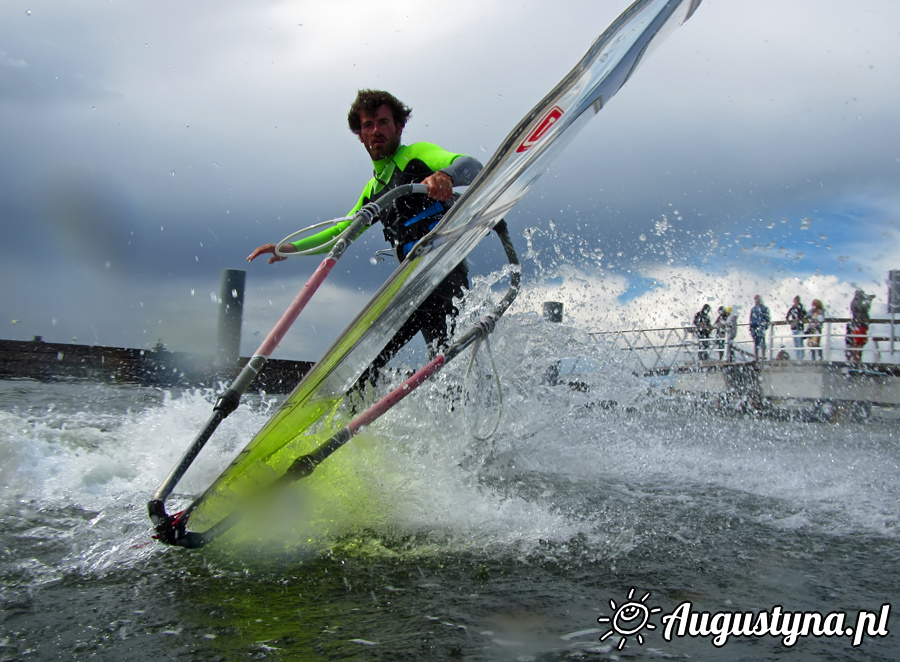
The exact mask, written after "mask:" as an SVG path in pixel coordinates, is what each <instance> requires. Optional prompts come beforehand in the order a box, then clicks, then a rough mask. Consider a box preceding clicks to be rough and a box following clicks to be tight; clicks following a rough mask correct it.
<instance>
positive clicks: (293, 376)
mask: <svg viewBox="0 0 900 662" xmlns="http://www.w3.org/2000/svg"><path fill="white" fill-rule="evenodd" d="M247 360H248V359H247V358H246V357H243V358H236V359H234V360H230V361H224V362H223V361H222V360H221V358H220V357H218V356H213V355H209V356H207V355H202V354H190V353H187V352H170V351H169V350H167V349H166V348H165V347H163V346H162V345H161V344H158V345H157V346H156V347H155V348H154V349H152V350H144V349H132V348H126V347H106V346H101V345H78V344H69V343H47V342H43V341H42V340H41V339H40V338H35V339H34V340H27V341H24V340H0V379H37V380H40V381H63V380H73V381H75V380H85V381H95V382H107V383H114V384H137V385H141V386H160V387H173V386H174V387H198V386H200V387H213V388H214V387H216V386H218V385H219V383H220V382H230V381H231V380H232V379H234V377H235V376H236V375H237V374H238V372H240V369H241V368H242V367H243V366H244V364H246V363H247ZM311 366H312V363H310V362H308V361H287V360H278V359H270V360H269V361H268V362H266V365H265V366H264V368H263V369H262V371H261V372H260V374H259V375H258V376H257V378H256V380H255V381H254V382H253V385H252V388H253V389H255V390H257V391H265V392H267V393H287V392H288V391H290V390H291V389H293V388H294V386H296V385H297V383H298V382H299V381H300V379H301V378H302V377H303V375H305V374H306V372H307V371H308V370H309V369H310V367H311Z"/></svg>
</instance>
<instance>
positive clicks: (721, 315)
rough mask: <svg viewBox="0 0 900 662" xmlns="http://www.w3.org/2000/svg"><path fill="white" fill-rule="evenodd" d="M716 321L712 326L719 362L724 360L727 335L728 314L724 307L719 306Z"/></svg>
mask: <svg viewBox="0 0 900 662" xmlns="http://www.w3.org/2000/svg"><path fill="white" fill-rule="evenodd" d="M717 312H718V314H717V315H716V321H715V322H713V326H715V327H716V347H718V348H719V360H720V361H722V360H723V359H724V358H725V336H726V335H727V334H728V312H727V311H726V310H725V306H719V310H718V311H717Z"/></svg>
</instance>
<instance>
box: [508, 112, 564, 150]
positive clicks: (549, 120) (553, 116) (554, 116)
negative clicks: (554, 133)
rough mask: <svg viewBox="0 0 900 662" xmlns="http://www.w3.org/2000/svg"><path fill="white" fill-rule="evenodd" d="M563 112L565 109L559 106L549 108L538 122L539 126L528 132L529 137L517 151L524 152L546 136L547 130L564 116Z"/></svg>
mask: <svg viewBox="0 0 900 662" xmlns="http://www.w3.org/2000/svg"><path fill="white" fill-rule="evenodd" d="M563 112H564V111H563V109H562V108H560V107H559V106H553V108H551V109H550V110H548V111H547V114H546V115H544V116H543V117H542V118H541V121H540V122H538V123H537V126H535V127H534V128H533V129H532V130H531V133H529V134H528V137H527V138H525V140H523V141H522V143H521V144H520V145H519V146H518V147H517V148H516V152H524V151H526V150H529V149H531V148H532V147H534V146H535V145H536V144H537V143H538V141H539V140H540V139H541V138H543V137H544V136H546V135H547V132H548V131H550V129H552V128H553V125H554V124H556V122H557V120H559V118H560V117H562V116H563Z"/></svg>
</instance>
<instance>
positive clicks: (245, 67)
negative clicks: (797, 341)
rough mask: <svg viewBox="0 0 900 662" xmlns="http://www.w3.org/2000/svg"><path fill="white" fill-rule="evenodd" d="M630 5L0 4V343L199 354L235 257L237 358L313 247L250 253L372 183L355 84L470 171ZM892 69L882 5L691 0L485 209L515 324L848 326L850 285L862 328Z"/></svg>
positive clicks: (895, 102)
mask: <svg viewBox="0 0 900 662" xmlns="http://www.w3.org/2000/svg"><path fill="white" fill-rule="evenodd" d="M626 5H627V0H625V1H619V0H583V1H582V0H564V2H559V3H554V4H553V5H552V9H548V7H550V5H548V3H546V2H537V1H531V0H516V1H512V0H498V1H497V2H491V3H486V2H483V1H482V0H477V1H475V0H472V1H470V0H457V1H456V2H454V3H451V4H450V5H447V4H440V3H422V2H406V1H402V2H401V1H389V0H385V1H383V2H380V3H371V2H360V1H357V0H329V1H327V2H326V1H325V0H315V1H310V2H307V1H305V0H284V1H274V0H256V1H254V2H235V1H226V0H196V1H193V2H188V3H185V2H175V1H170V0H158V1H156V2H152V3H143V2H122V1H116V0H114V1H109V0H104V1H102V2H101V1H99V0H41V1H40V2H23V1H21V0H4V2H2V3H0V153H2V159H0V228H2V230H0V231H2V237H0V252H2V256H0V274H2V280H3V283H4V284H5V287H3V290H2V294H0V324H2V332H0V337H2V338H12V339H29V338H31V337H32V336H35V335H41V336H43V337H44V339H45V340H48V341H54V342H71V341H72V339H73V338H77V342H80V343H88V344H103V345H122V346H129V347H152V346H153V345H154V344H155V343H156V342H157V341H158V340H162V341H163V342H164V343H165V344H166V345H167V346H168V347H169V348H170V349H173V350H187V351H205V350H208V349H209V347H210V343H211V342H213V341H214V338H215V325H216V316H217V303H216V299H217V296H218V294H219V282H220V278H221V273H222V270H223V269H226V268H238V269H246V270H247V292H246V309H245V320H244V338H243V343H242V353H244V354H249V353H251V352H252V351H253V350H254V349H255V348H256V347H257V345H258V344H259V342H261V340H262V338H263V337H264V336H265V334H266V333H268V331H269V329H270V328H271V326H272V325H273V324H274V323H275V321H277V319H278V317H280V315H281V313H282V312H283V310H284V309H285V308H286V306H287V305H288V303H289V302H290V301H291V299H292V298H293V297H294V295H295V294H296V291H297V290H298V289H299V287H301V286H302V284H303V283H304V282H305V280H306V278H307V277H308V276H309V274H310V273H311V272H312V270H313V269H314V268H315V266H316V265H317V263H318V259H315V258H297V259H294V260H289V261H287V262H284V263H280V264H278V265H274V266H271V265H268V264H266V263H265V262H264V261H258V262H256V263H253V264H247V263H246V262H245V261H244V258H245V257H246V255H247V254H248V253H249V252H250V251H251V250H252V249H253V248H254V247H256V246H257V245H260V244H263V243H267V242H274V241H277V240H279V239H281V238H282V237H284V236H286V235H287V234H289V233H291V232H293V231H295V230H297V229H300V228H301V227H304V226H306V225H309V224H310V223H314V222H317V221H321V220H327V219H330V218H335V217H339V216H343V215H344V214H345V213H346V211H347V210H348V209H349V208H350V207H351V206H352V205H353V204H354V203H355V201H356V199H357V197H358V195H359V191H360V190H361V189H362V186H363V185H364V183H365V181H366V180H367V179H368V178H369V177H370V175H371V168H370V164H369V163H368V162H367V157H366V154H365V152H364V150H363V148H362V146H361V145H360V144H359V142H358V141H357V140H356V138H355V137H354V136H353V135H352V134H351V133H350V132H349V130H348V129H347V127H346V120H345V117H346V111H347V108H348V106H349V104H350V102H351V101H352V99H353V97H354V96H355V93H356V90H357V89H359V88H363V87H375V88H384V89H388V90H391V91H392V92H393V93H394V94H396V95H397V96H398V97H400V98H401V99H402V100H404V101H405V102H406V103H407V104H409V105H410V106H412V108H413V116H412V119H411V121H410V123H409V125H408V126H407V128H406V131H405V132H404V139H405V141H406V142H413V141H416V140H429V141H432V142H436V143H438V144H440V145H442V146H444V147H446V148H448V149H451V150H453V151H459V152H465V153H469V154H472V155H473V156H476V157H478V158H480V159H481V160H482V161H486V160H487V159H488V158H489V157H490V155H491V154H492V153H493V151H494V149H496V147H497V146H498V145H499V144H500V143H501V141H502V140H503V138H504V137H505V136H506V134H507V133H508V132H509V131H510V129H511V128H512V127H513V126H514V125H515V124H516V123H517V122H518V121H519V119H521V117H522V116H523V115H524V114H525V113H526V112H528V111H529V110H530V109H531V108H532V106H533V105H534V104H535V103H537V102H538V101H539V100H540V99H541V98H542V97H543V95H544V94H545V93H546V92H547V91H548V90H549V89H550V88H551V87H552V86H553V85H554V84H555V83H556V82H557V81H558V80H559V79H560V78H561V77H562V76H563V75H564V74H565V73H566V72H567V71H568V70H569V69H570V68H571V67H572V66H573V65H574V64H575V63H576V62H577V60H578V59H579V58H580V57H581V56H582V55H583V54H584V52H585V51H586V50H587V48H588V47H589V46H590V44H591V43H592V41H593V40H594V39H595V38H596V37H597V36H598V35H599V34H600V33H601V32H602V31H603V30H604V29H605V28H606V27H607V26H608V25H609V24H610V23H611V22H612V21H613V20H614V19H615V18H616V16H617V15H618V14H619V13H620V12H621V11H622V10H624V9H625V7H626ZM898 65H900V3H898V2H896V0H856V2H854V3H852V5H848V3H846V2H840V1H838V0H704V2H703V4H702V5H701V6H700V8H699V10H698V11H697V13H696V14H695V15H694V17H693V18H692V19H691V20H690V21H689V22H688V23H687V24H686V25H684V26H683V27H682V28H680V29H679V30H677V31H676V32H674V33H673V34H672V35H671V36H670V37H669V38H668V39H667V40H666V41H665V42H664V43H663V44H662V45H661V46H660V47H659V48H658V49H657V50H656V51H655V52H654V53H653V54H652V55H651V57H649V58H648V59H646V60H645V62H644V63H643V65H642V66H641V68H640V69H639V70H638V72H637V73H636V75H635V76H634V77H633V78H632V80H631V81H630V82H629V83H628V84H627V85H626V86H625V87H624V88H623V90H622V91H621V92H620V93H619V94H618V95H617V96H616V97H615V99H614V100H613V101H612V102H610V104H609V105H608V106H607V107H605V108H604V109H603V111H602V112H601V113H600V114H598V115H597V116H596V117H595V118H594V119H593V120H592V121H591V122H590V123H589V124H588V125H587V126H586V128H585V129H584V130H583V131H582V132H581V133H580V134H579V136H578V138H577V140H576V141H575V142H574V143H573V144H571V145H570V146H569V148H568V149H567V151H566V152H564V153H563V154H562V156H561V157H560V158H559V159H558V160H557V161H556V162H554V163H553V165H552V167H551V169H550V170H549V171H548V172H547V173H546V175H545V176H544V177H543V178H542V179H541V180H540V181H539V183H538V184H537V185H536V186H535V187H534V189H532V191H531V192H530V193H529V194H528V196H526V198H525V199H524V200H523V201H522V203H521V204H520V205H519V207H518V208H517V209H516V210H515V211H514V212H513V213H512V214H510V215H509V216H508V217H507V220H508V221H509V223H510V226H511V229H512V232H513V236H514V238H517V242H518V244H519V247H520V252H521V253H522V254H523V256H526V257H527V259H526V260H525V263H526V264H525V275H526V287H527V291H526V293H525V294H524V295H523V297H522V300H521V302H519V303H518V304H517V308H516V309H517V310H518V311H520V312H522V311H527V310H540V304H541V302H542V301H544V300H547V299H558V300H561V301H563V302H564V303H565V304H566V312H567V321H569V322H571V323H573V324H576V325H579V326H581V327H583V328H585V329H589V330H610V329H620V328H637V327H651V326H669V325H672V326H681V325H682V324H683V323H685V322H686V321H687V320H689V318H690V317H691V316H692V315H693V313H694V311H696V310H697V309H699V307H700V306H701V305H702V304H703V303H704V302H707V301H708V302H709V303H711V304H713V305H714V306H715V305H718V304H720V303H722V304H728V305H735V306H737V307H738V308H739V309H740V310H741V311H742V313H743V314H745V313H746V311H748V310H749V308H750V305H751V299H752V296H753V294H756V293H760V294H762V295H763V297H764V298H765V299H766V300H767V301H768V303H769V304H770V306H771V307H772V309H773V314H774V315H775V316H776V317H779V318H780V317H782V316H783V312H784V310H786V309H787V307H788V306H789V304H790V300H791V299H792V298H793V296H794V294H800V295H801V296H802V297H803V299H804V301H805V302H807V303H808V302H809V300H810V299H812V298H813V297H820V298H822V299H823V300H824V301H825V303H826V305H827V306H828V309H829V313H830V314H832V315H834V316H846V315H847V314H848V304H849V299H850V297H851V296H852V293H853V289H854V287H857V286H858V287H862V288H864V289H867V290H869V291H872V292H874V293H875V294H877V297H878V298H876V300H875V304H874V306H873V313H874V314H876V315H883V314H885V311H886V298H887V296H886V285H885V279H886V276H887V272H888V270H889V269H900V226H898V220H900V213H898V212H900V140H898V139H897V122H898V119H900V78H898V76H897V74H896V71H897V66H898ZM487 241H490V239H489V240H487ZM385 246H386V244H385V242H384V241H383V239H382V237H381V232H380V229H378V228H373V229H372V230H371V231H369V232H368V233H366V236H365V237H364V239H363V240H361V241H359V242H357V244H355V245H354V247H353V248H352V249H351V252H350V253H349V254H348V255H347V256H345V258H344V259H343V260H342V261H341V263H340V264H339V267H338V269H337V270H336V272H335V273H334V274H333V276H332V277H331V278H330V279H329V282H328V283H327V284H326V285H325V286H324V287H323V289H322V290H321V291H320V293H319V294H318V295H317V297H316V300H315V301H314V303H313V304H312V305H311V306H310V307H309V308H308V309H307V311H305V313H304V315H303V316H302V317H301V320H300V321H298V323H297V325H296V327H295V330H294V331H292V333H291V334H289V336H288V337H287V338H286V339H285V340H284V342H283V343H282V346H281V348H280V349H279V350H278V351H277V352H276V353H275V354H274V355H273V356H275V357H278V358H298V359H315V358H318V356H319V355H320V354H321V351H322V350H323V349H324V348H325V347H326V346H327V345H328V344H329V343H330V341H331V339H332V338H333V337H334V335H335V334H336V333H337V332H338V331H340V329H341V328H343V326H344V325H345V324H346V323H347V322H348V321H349V319H350V318H352V316H353V315H354V314H355V313H356V312H357V311H358V310H359V308H360V307H361V306H362V305H363V304H364V303H365V302H366V301H367V300H368V299H369V297H370V296H371V295H372V294H373V293H374V291H375V290H376V289H377V286H378V285H379V284H380V283H381V282H382V281H383V280H384V279H385V278H387V276H388V275H389V274H390V272H391V271H392V270H393V268H394V266H395V265H394V264H393V263H391V262H382V263H378V264H372V261H371V260H372V255H373V254H374V252H375V251H376V250H378V249H381V248H384V247H385ZM498 259H499V257H498V253H497V252H496V250H492V249H490V247H485V248H479V250H478V251H477V252H476V253H475V254H474V255H473V257H472V267H473V273H488V272H490V271H491V270H493V269H496V268H497V267H498V266H499V262H498ZM782 309H783V310H782Z"/></svg>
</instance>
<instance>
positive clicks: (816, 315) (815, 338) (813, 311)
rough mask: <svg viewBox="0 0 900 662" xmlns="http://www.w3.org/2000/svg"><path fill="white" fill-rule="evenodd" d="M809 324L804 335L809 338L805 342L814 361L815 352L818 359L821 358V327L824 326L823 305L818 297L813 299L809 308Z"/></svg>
mask: <svg viewBox="0 0 900 662" xmlns="http://www.w3.org/2000/svg"><path fill="white" fill-rule="evenodd" d="M807 320H809V325H808V326H807V327H806V335H807V336H809V339H808V340H807V341H806V344H807V345H809V356H810V358H811V359H812V360H813V361H815V360H816V354H818V355H819V361H821V360H823V359H822V327H823V326H825V306H823V305H822V302H821V301H820V300H819V299H813V301H812V307H811V308H810V309H809V316H808V317H807Z"/></svg>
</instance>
